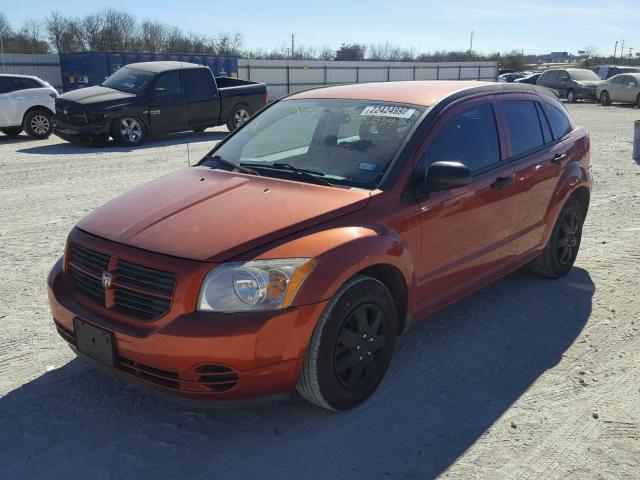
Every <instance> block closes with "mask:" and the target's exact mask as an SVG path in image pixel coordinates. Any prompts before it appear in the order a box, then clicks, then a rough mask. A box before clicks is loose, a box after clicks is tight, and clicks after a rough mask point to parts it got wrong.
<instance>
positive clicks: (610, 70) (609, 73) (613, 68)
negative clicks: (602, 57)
mask: <svg viewBox="0 0 640 480" xmlns="http://www.w3.org/2000/svg"><path fill="white" fill-rule="evenodd" d="M593 72H594V73H595V74H596V75H598V77H599V78H600V79H601V80H607V79H609V78H611V77H613V76H615V75H620V74H621V73H640V67H629V66H619V65H599V66H597V67H596V68H594V69H593Z"/></svg>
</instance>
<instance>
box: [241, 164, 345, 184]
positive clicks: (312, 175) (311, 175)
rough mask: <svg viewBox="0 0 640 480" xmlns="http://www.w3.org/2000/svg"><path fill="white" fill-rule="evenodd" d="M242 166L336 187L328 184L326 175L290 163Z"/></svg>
mask: <svg viewBox="0 0 640 480" xmlns="http://www.w3.org/2000/svg"><path fill="white" fill-rule="evenodd" d="M241 165H244V166H250V167H253V168H265V169H273V170H285V171H288V172H292V173H297V174H299V175H301V176H303V177H305V178H307V179H308V180H311V181H312V182H314V183H319V184H320V185H327V186H329V187H333V186H334V185H333V184H332V183H331V182H328V181H327V180H325V179H324V178H322V177H324V173H322V172H318V171H316V170H307V169H304V168H298V167H294V166H293V165H291V164H290V163H282V162H274V163H265V164H258V163H242V164H241Z"/></svg>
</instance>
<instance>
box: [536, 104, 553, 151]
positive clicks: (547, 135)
mask: <svg viewBox="0 0 640 480" xmlns="http://www.w3.org/2000/svg"><path fill="white" fill-rule="evenodd" d="M536 111H537V112H538V118H539V119H540V126H541V127H542V136H543V138H544V143H545V144H547V143H550V142H551V141H553V134H552V133H551V127H550V126H549V120H547V115H546V114H545V113H544V109H543V108H542V105H540V103H539V102H536Z"/></svg>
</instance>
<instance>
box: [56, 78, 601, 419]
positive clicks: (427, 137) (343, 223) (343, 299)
mask: <svg viewBox="0 0 640 480" xmlns="http://www.w3.org/2000/svg"><path fill="white" fill-rule="evenodd" d="M498 118H499V119H500V121H496V119H498ZM589 152H590V142H589V136H588V134H587V132H586V131H585V130H584V129H583V128H580V127H577V126H576V125H575V124H574V123H573V122H572V121H571V119H570V118H569V116H568V114H567V111H566V110H565V108H564V107H563V106H562V104H561V103H559V102H558V101H557V100H556V99H555V97H553V96H552V95H549V94H548V91H547V90H546V89H544V88H540V87H537V86H534V85H518V84H508V85H507V84H498V83H495V82H476V81H456V82H438V81H417V82H411V81H405V82H384V83H369V84H353V85H343V86H334V87H328V88H321V89H314V90H307V91H303V92H299V93H295V94H293V95H291V96H288V97H285V98H284V99H281V100H279V101H277V102H274V103H273V104H271V105H270V106H269V107H267V108H265V109H263V110H262V111H261V113H259V114H258V115H256V116H255V117H254V118H252V119H251V120H249V121H248V122H247V123H246V124H244V125H243V126H241V127H240V128H239V129H238V131H237V132H235V133H234V134H233V135H230V136H228V137H227V138H226V139H225V140H223V141H222V142H219V143H218V144H217V145H216V146H215V147H214V148H213V150H212V151H211V152H210V153H209V154H207V155H206V156H205V157H204V158H203V159H202V160H201V161H200V162H199V164H198V165H197V166H195V167H190V168H185V169H183V170H181V171H178V172H175V173H173V174H170V175H167V176H164V177H161V178H159V179H157V180H154V181H153V182H151V183H149V184H147V185H144V186H141V187H139V188H138V189H136V190H133V191H131V192H129V193H126V194H124V195H123V196H121V197H119V198H117V199H115V200H112V201H111V202H109V203H108V204H106V205H104V206H102V207H100V208H98V209H96V210H94V211H93V212H92V213H90V214H89V215H88V216H87V217H85V218H84V219H83V220H81V221H80V223H79V224H78V225H77V226H76V228H74V229H73V230H72V231H71V233H70V235H69V238H68V241H67V244H66V252H65V254H64V257H63V258H60V259H59V260H58V261H57V262H56V264H55V266H54V267H53V269H52V271H51V273H50V275H49V279H48V285H49V301H50V305H51V311H52V316H53V320H54V322H55V326H56V328H57V331H58V333H59V334H60V335H61V337H62V338H63V339H64V340H65V341H66V342H68V344H69V345H70V346H71V347H72V348H73V349H74V350H75V351H76V352H78V353H79V354H80V355H81V356H82V357H84V358H89V359H90V360H92V361H93V362H95V363H97V364H98V365H101V366H102V367H104V368H105V369H107V370H108V371H110V372H112V373H114V374H117V375H119V376H121V378H125V379H129V380H131V381H135V382H139V383H142V384H145V385H147V386H150V387H154V388H156V389H158V390H161V391H163V392H166V393H170V394H174V395H181V396H186V397H190V398H192V399H209V400H211V399H217V400H238V399H242V398H248V397H256V396H269V395H273V394H279V393H282V392H287V391H290V390H293V389H295V388H297V389H298V391H299V392H300V393H301V394H302V395H303V396H304V397H305V398H307V399H308V400H309V401H311V402H312V403H314V404H316V405H318V406H321V407H324V408H327V409H331V410H343V409H348V408H351V407H354V406H355V405H358V404H359V403H361V402H363V401H364V400H365V399H367V398H368V397H369V396H370V395H371V394H372V393H373V392H374V391H375V390H376V388H377V387H378V385H379V384H380V382H381V381H382V379H383V377H384V375H385V371H386V370H387V367H388V365H389V362H390V359H391V356H392V353H393V350H394V344H395V339H396V336H397V335H399V334H401V333H402V332H404V331H405V330H406V329H407V328H408V327H409V326H410V325H411V324H413V323H415V322H417V321H418V320H421V319H423V318H425V317H426V316H427V315H429V314H430V313H432V312H434V311H436V310H438V309H440V308H442V307H444V306H445V305H448V304H450V303H451V302H453V301H455V300H457V299H460V298H461V297H463V296H465V295H467V294H469V293H471V292H473V291H475V290H477V289H478V288H480V287H483V286H485V285H487V284H488V283H490V282H492V281H494V280H496V279H498V278H500V277H502V276H504V275H506V274H508V273H509V272H512V271H514V270H516V269H518V268H520V267H523V266H525V265H530V268H531V269H532V270H533V271H534V272H535V273H537V274H540V275H542V276H545V277H551V278H558V277H562V276H564V275H566V274H567V273H568V272H569V271H570V269H571V268H572V265H573V263H574V260H575V258H576V255H577V254H578V249H579V247H580V239H581V234H582V225H583V222H584V219H585V216H586V214H587V210H588V207H589V197H590V189H591V185H592V177H591V171H590V166H589ZM498 303H499V302H498ZM452 368H456V367H455V366H452ZM428 370H429V367H428V366H425V371H428ZM422 381H425V382H428V381H429V378H424V379H422ZM406 388H411V385H409V384H407V385H406Z"/></svg>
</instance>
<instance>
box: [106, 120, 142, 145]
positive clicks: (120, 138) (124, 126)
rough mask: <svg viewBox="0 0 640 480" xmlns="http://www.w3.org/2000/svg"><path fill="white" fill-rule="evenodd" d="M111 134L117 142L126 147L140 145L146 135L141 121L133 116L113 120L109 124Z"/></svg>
mask: <svg viewBox="0 0 640 480" xmlns="http://www.w3.org/2000/svg"><path fill="white" fill-rule="evenodd" d="M111 136H112V137H113V139H114V140H115V141H116V142H117V143H119V144H120V145H124V146H127V147H137V146H138V145H142V143H143V142H144V141H145V139H146V137H147V135H146V132H145V128H144V125H143V124H142V122H141V121H140V120H138V119H137V118H133V117H123V118H120V119H117V120H114V122H113V124H112V126H111Z"/></svg>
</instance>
